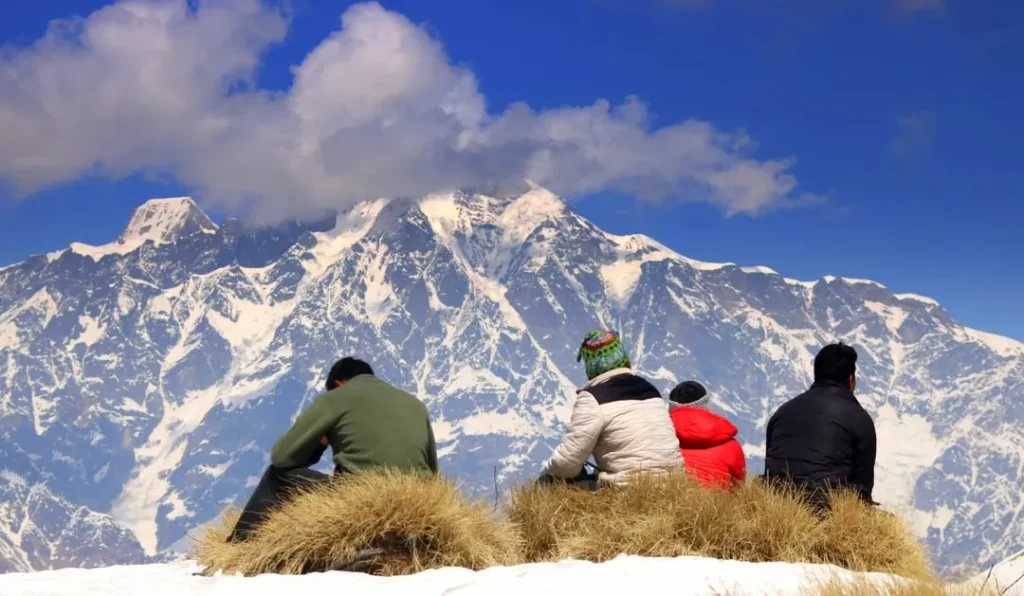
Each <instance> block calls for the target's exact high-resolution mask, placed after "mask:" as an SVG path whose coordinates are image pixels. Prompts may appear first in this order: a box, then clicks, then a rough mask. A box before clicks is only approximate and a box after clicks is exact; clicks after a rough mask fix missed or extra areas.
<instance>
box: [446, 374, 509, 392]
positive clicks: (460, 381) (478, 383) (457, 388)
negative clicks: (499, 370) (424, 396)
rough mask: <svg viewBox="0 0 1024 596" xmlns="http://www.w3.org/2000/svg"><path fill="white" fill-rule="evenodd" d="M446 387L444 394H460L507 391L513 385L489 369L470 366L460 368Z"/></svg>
mask: <svg viewBox="0 0 1024 596" xmlns="http://www.w3.org/2000/svg"><path fill="white" fill-rule="evenodd" d="M450 379H451V380H450V381H448V384H447V385H445V387H444V393H443V394H442V396H452V395H458V394H460V393H466V392H473V393H487V392H494V393H507V392H511V391H512V386H511V385H509V384H508V381H505V380H504V379H502V378H501V377H499V376H498V375H496V374H494V373H493V372H491V371H490V370H489V369H476V368H469V367H462V368H459V369H458V370H457V371H456V372H455V373H454V374H452V376H451V377H450Z"/></svg>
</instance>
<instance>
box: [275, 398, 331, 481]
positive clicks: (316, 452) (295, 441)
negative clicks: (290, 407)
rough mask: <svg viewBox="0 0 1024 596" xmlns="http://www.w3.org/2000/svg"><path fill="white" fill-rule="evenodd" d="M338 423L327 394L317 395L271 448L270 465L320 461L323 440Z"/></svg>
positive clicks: (293, 466)
mask: <svg viewBox="0 0 1024 596" xmlns="http://www.w3.org/2000/svg"><path fill="white" fill-rule="evenodd" d="M336 423H337V420H336V419H335V414H334V412H333V409H332V408H331V407H330V404H328V403H327V399H326V394H323V395H320V396H319V397H317V398H316V399H315V400H313V403H312V404H311V405H310V406H309V408H307V409H306V411H304V412H303V413H301V414H299V417H298V418H297V419H296V420H295V423H294V424H292V427H291V428H289V429H288V431H287V432H286V433H284V434H283V435H281V438H280V439H278V440H277V443H274V448H273V449H271V450H270V464H271V465H272V466H274V467H276V468H305V467H308V466H312V465H314V464H316V463H317V462H318V461H320V456H321V455H323V453H324V451H325V447H326V446H325V445H324V443H323V441H325V440H326V438H327V433H328V431H330V429H331V428H333V427H334V425H335V424H336Z"/></svg>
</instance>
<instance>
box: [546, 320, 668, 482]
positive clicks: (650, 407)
mask: <svg viewBox="0 0 1024 596" xmlns="http://www.w3.org/2000/svg"><path fill="white" fill-rule="evenodd" d="M577 359H578V360H584V361H585V368H586V371H587V377H588V379H589V380H588V381H587V383H586V384H585V385H584V386H583V387H582V388H581V389H580V390H578V391H577V394H576V400H575V402H574V404H573V412H572V417H571V419H570V420H569V426H568V428H567V429H566V433H565V436H564V437H563V439H562V442H561V443H560V444H559V445H558V446H557V447H556V448H555V451H554V453H552V454H551V457H550V458H549V459H548V460H547V461H546V462H544V464H543V466H542V469H543V474H544V475H547V476H552V477H557V478H563V479H571V478H574V477H576V476H577V475H578V474H579V473H580V471H581V469H582V468H583V464H584V462H585V461H586V460H587V458H588V457H590V456H591V455H593V457H594V459H595V460H596V462H597V466H598V468H599V475H598V478H599V480H601V481H602V482H606V483H610V484H624V483H625V482H626V481H627V480H628V477H629V475H630V474H632V473H633V472H635V471H640V470H646V471H664V470H668V469H672V468H681V467H682V465H683V458H682V455H680V453H679V443H678V442H677V441H676V436H675V431H674V430H673V428H672V421H671V419H669V416H668V409H667V407H666V406H665V402H664V400H662V399H661V394H660V393H659V392H658V390H657V388H655V387H654V386H653V385H651V383H649V382H648V381H647V380H646V379H643V378H642V377H640V376H638V375H635V374H633V372H632V369H631V367H630V362H629V356H628V354H627V353H626V351H625V348H624V346H623V345H622V342H621V340H620V339H619V337H618V335H616V334H614V333H612V332H610V331H594V332H591V333H590V334H588V335H587V338H586V339H585V340H584V342H583V344H582V345H581V347H580V351H579V353H578V354H577Z"/></svg>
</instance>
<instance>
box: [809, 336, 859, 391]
mask: <svg viewBox="0 0 1024 596" xmlns="http://www.w3.org/2000/svg"><path fill="white" fill-rule="evenodd" d="M814 380H815V381H832V382H835V383H839V384H840V385H843V386H844V387H849V388H850V391H853V390H854V389H856V388H857V351H856V350H854V349H853V348H851V347H850V346H848V345H846V344H844V343H842V342H839V343H836V344H830V345H827V346H825V347H824V348H822V349H821V351H820V352H818V355H817V356H815V357H814Z"/></svg>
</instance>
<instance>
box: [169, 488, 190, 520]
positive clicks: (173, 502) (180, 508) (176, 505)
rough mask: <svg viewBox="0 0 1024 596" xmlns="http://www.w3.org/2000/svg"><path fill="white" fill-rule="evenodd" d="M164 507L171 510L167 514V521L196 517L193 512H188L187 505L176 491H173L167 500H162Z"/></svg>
mask: <svg viewBox="0 0 1024 596" xmlns="http://www.w3.org/2000/svg"><path fill="white" fill-rule="evenodd" d="M164 505H167V506H169V507H170V508H171V510H170V511H168V512H167V519H169V520H172V519H179V518H182V517H186V518H187V517H195V515H196V514H195V512H194V511H190V510H189V508H188V505H186V504H185V501H183V500H182V498H181V495H179V494H178V491H174V492H172V493H171V494H170V495H168V496H167V498H166V499H164Z"/></svg>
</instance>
